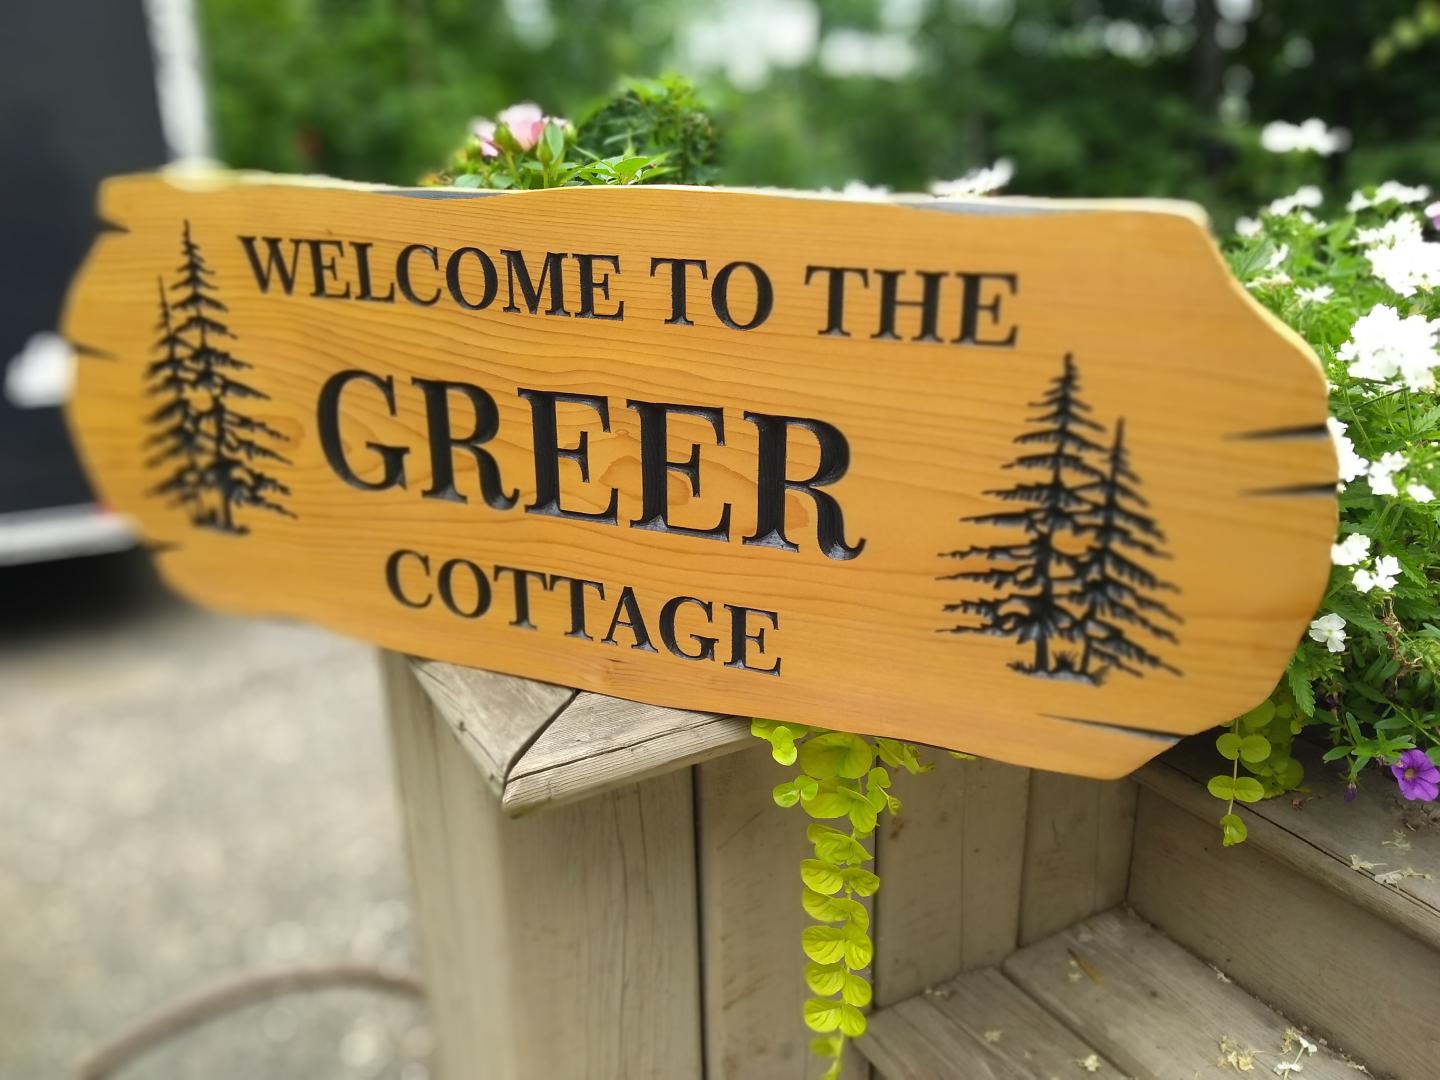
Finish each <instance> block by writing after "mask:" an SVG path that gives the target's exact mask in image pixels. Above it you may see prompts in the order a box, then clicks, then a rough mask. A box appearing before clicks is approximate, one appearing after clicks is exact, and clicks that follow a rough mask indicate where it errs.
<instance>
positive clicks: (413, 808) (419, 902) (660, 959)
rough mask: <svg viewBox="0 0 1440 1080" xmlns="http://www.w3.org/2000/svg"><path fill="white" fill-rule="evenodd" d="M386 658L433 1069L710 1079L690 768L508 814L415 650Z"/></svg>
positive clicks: (528, 1076)
mask: <svg viewBox="0 0 1440 1080" xmlns="http://www.w3.org/2000/svg"><path fill="white" fill-rule="evenodd" d="M384 669H385V675H386V693H387V698H388V705H389V709H388V713H389V717H390V724H391V735H392V739H393V743H394V748H395V758H396V769H397V776H398V780H399V786H400V794H401V803H402V806H403V809H404V817H405V832H406V840H407V849H408V852H409V858H410V868H411V878H412V883H413V886H414V903H415V914H416V926H417V929H418V932H419V937H420V944H421V958H422V967H423V970H424V973H425V980H426V987H427V990H428V993H429V1000H430V1008H431V1015H432V1018H433V1022H434V1025H435V1030H436V1035H437V1042H438V1051H437V1055H438V1068H439V1075H440V1076H441V1077H443V1078H451V1080H462V1078H464V1080H468V1078H470V1077H477V1076H483V1077H485V1078H486V1080H554V1078H555V1077H560V1076H564V1077H576V1078H585V1080H615V1078H616V1077H627V1078H629V1077H634V1078H645V1080H675V1078H677V1077H690V1076H699V1075H701V1049H700V1044H701V1036H700V1015H699V1003H700V972H699V949H698V929H697V926H696V911H695V844H694V822H693V818H692V809H691V808H692V792H691V784H690V774H689V772H688V771H685V770H681V771H678V772H674V773H671V774H669V775H667V776H663V777H659V778H657V779H654V780H651V781H647V782H645V783H642V784H632V785H629V786H628V787H624V788H619V789H616V790H614V791H610V792H607V793H605V794H603V795H600V796H597V797H596V798H595V799H592V800H590V801H589V802H587V803H585V804H584V805H583V806H572V807H561V808H558V809H555V810H552V811H550V812H548V813H545V814H539V815H535V816H533V817H529V818H522V819H519V820H515V819H510V818H507V817H505V816H504V814H503V813H502V811H501V808H500V804H499V801H498V800H497V799H496V798H495V797H494V795H493V794H492V793H491V792H490V791H489V790H488V789H487V787H486V785H484V784H482V783H477V782H476V776H475V771H476V761H475V758H474V756H473V754H471V753H469V752H467V751H466V750H464V749H462V748H461V746H460V743H459V741H458V740H457V737H456V734H455V732H454V729H452V728H451V726H450V725H449V724H448V723H447V722H446V721H445V720H444V719H442V718H441V717H440V715H439V713H438V710H436V709H435V707H434V706H433V704H432V703H431V700H430V698H429V696H428V695H427V694H426V693H425V692H424V691H422V690H421V689H420V687H419V686H418V684H417V683H416V681H415V679H414V676H413V675H412V674H411V672H410V670H409V667H408V665H407V663H406V662H405V660H404V659H403V658H401V657H396V656H389V657H386V659H385V660H384Z"/></svg>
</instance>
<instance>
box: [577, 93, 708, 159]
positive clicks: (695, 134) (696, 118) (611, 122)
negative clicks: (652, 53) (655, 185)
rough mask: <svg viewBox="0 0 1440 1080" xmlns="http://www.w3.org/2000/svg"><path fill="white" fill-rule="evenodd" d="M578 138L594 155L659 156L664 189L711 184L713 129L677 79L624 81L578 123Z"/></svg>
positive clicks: (697, 99)
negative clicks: (673, 185)
mask: <svg viewBox="0 0 1440 1080" xmlns="http://www.w3.org/2000/svg"><path fill="white" fill-rule="evenodd" d="M580 138H581V140H582V141H583V142H584V144H585V145H586V146H588V147H590V148H591V149H592V151H593V152H594V153H596V154H618V155H621V156H622V157H634V156H636V155H639V156H642V157H661V156H663V157H664V159H665V163H666V168H667V170H668V174H667V175H666V177H665V179H666V181H667V182H668V183H676V184H712V183H714V182H715V176H716V174H717V173H718V172H719V160H720V137H719V134H718V133H717V132H716V130H715V123H714V121H713V120H712V119H711V118H710V116H709V114H708V113H707V112H706V109H705V105H704V103H703V102H702V101H701V100H700V97H699V95H698V93H697V92H696V90H695V87H694V86H692V85H691V84H690V82H689V81H688V80H685V79H682V78H680V77H678V76H676V75H667V76H664V77H662V78H659V79H634V80H630V81H628V82H627V83H625V84H624V85H623V86H622V87H621V89H620V91H619V92H618V93H617V94H615V96H613V97H611V98H610V99H609V100H608V101H605V102H604V103H602V104H601V105H599V106H597V107H596V108H594V109H593V110H592V111H591V112H590V114H589V115H588V116H586V117H585V119H584V120H583V121H581V124H580Z"/></svg>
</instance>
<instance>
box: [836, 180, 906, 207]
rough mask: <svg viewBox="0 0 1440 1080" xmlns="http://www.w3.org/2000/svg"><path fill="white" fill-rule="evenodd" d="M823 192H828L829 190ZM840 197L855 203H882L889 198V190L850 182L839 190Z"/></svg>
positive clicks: (856, 181) (854, 181)
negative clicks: (852, 200)
mask: <svg viewBox="0 0 1440 1080" xmlns="http://www.w3.org/2000/svg"><path fill="white" fill-rule="evenodd" d="M825 190H827V191H828V190H829V188H826V189H825ZM840 197H841V198H842V199H854V200H855V201H856V202H884V201H885V200H886V199H888V198H889V197H890V189H889V188H888V187H885V186H884V185H881V186H879V187H872V186H871V185H870V184H865V183H862V182H861V181H859V180H851V181H848V182H847V183H846V184H845V186H844V187H843V188H841V189H840Z"/></svg>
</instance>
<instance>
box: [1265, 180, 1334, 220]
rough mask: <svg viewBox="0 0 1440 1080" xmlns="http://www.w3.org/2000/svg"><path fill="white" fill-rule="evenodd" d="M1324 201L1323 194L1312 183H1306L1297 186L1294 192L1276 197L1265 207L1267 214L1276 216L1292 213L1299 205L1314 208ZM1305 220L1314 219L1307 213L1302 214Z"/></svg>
mask: <svg viewBox="0 0 1440 1080" xmlns="http://www.w3.org/2000/svg"><path fill="white" fill-rule="evenodd" d="M1324 201H1325V195H1324V193H1322V192H1321V190H1320V189H1319V188H1318V187H1316V186H1315V185H1314V184H1306V185H1305V186H1304V187H1301V188H1297V189H1296V191H1295V194H1293V195H1285V196H1283V197H1282V198H1279V199H1276V200H1275V201H1274V202H1272V203H1271V204H1270V205H1269V206H1267V207H1265V212H1266V213H1267V214H1274V215H1275V216H1276V217H1284V216H1285V215H1286V214H1293V213H1295V212H1296V211H1297V210H1299V209H1300V208H1301V207H1310V208H1312V209H1313V208H1315V207H1317V206H1319V205H1320V204H1321V203H1322V202H1324ZM1303 216H1304V217H1305V219H1306V220H1307V221H1314V220H1315V219H1314V218H1313V217H1311V216H1310V215H1309V214H1305V215H1303Z"/></svg>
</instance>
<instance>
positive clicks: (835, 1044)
mask: <svg viewBox="0 0 1440 1080" xmlns="http://www.w3.org/2000/svg"><path fill="white" fill-rule="evenodd" d="M844 1045H845V1040H844V1039H842V1038H841V1037H840V1036H839V1035H817V1036H815V1038H813V1039H811V1040H810V1052H811V1053H812V1054H814V1055H815V1056H816V1057H820V1058H828V1057H835V1056H836V1055H837V1054H839V1053H840V1050H841V1048H842V1047H843V1046H844Z"/></svg>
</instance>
